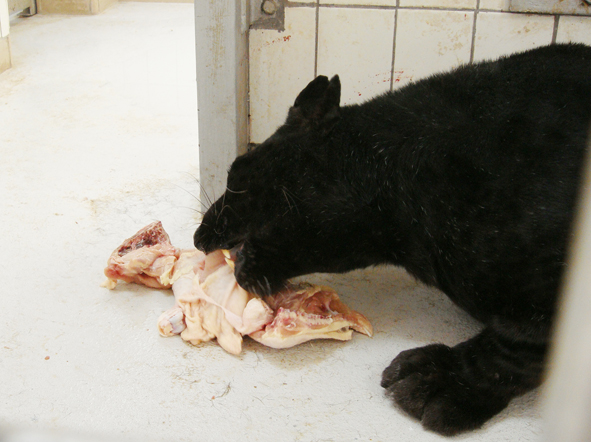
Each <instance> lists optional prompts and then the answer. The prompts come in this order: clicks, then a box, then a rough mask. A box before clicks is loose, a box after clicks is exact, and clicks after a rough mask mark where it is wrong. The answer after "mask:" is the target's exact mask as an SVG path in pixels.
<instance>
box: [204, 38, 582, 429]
mask: <svg viewBox="0 0 591 442" xmlns="http://www.w3.org/2000/svg"><path fill="white" fill-rule="evenodd" d="M340 89H341V85H340V81H339V78H338V76H335V77H333V78H332V79H331V80H330V81H329V79H328V78H327V77H324V76H319V77H317V78H316V79H315V80H313V81H312V82H311V83H310V84H309V85H308V86H307V87H306V88H305V89H304V90H303V91H302V92H301V93H300V94H299V96H298V97H297V99H296V100H295V103H294V105H293V107H291V109H290V110H289V113H288V116H287V119H286V121H285V124H283V125H282V126H281V127H279V129H277V131H276V132H275V133H274V134H273V135H271V137H270V138H269V139H267V140H266V141H265V142H263V143H262V144H260V145H259V146H257V147H256V148H254V149H253V150H251V151H250V152H248V153H246V154H245V155H243V156H240V157H238V158H237V159H236V160H235V161H234V163H233V164H232V166H231V168H230V170H229V173H228V180H227V190H226V192H225V193H224V195H223V196H222V197H221V198H220V199H219V200H217V201H216V202H215V203H214V204H213V205H212V206H211V207H210V208H209V210H208V211H207V213H206V214H205V216H204V217H203V223H202V224H201V225H200V227H199V228H198V229H197V231H196V232H195V235H194V242H195V246H196V247H197V248H199V249H201V250H203V251H205V252H211V251H213V250H216V249H220V248H228V249H232V250H233V253H234V254H235V256H236V267H235V274H236V278H237V280H238V282H239V284H240V285H241V286H242V287H244V288H245V289H247V290H249V291H251V292H254V293H259V294H272V293H274V292H276V291H277V290H279V289H280V288H281V287H282V286H283V284H284V283H285V282H286V281H287V280H288V279H289V278H292V277H295V276H298V275H303V274H308V273H313V272H346V271H349V270H352V269H356V268H362V267H367V266H373V265H380V264H393V265H397V266H403V267H404V268H405V269H406V270H407V271H408V272H409V273H410V274H411V275H413V276H414V277H416V278H417V279H418V280H420V281H422V282H423V283H425V284H428V285H431V286H434V287H437V288H438V289H440V290H441V291H443V292H444V293H445V294H446V295H447V296H449V298H451V299H452V300H453V301H454V302H455V303H456V304H457V305H459V306H460V307H461V308H463V309H464V310H466V311H467V312H468V313H469V314H471V315H472V316H474V317H475V318H477V319H478V320H480V321H481V322H482V323H483V324H484V329H483V331H482V332H481V333H480V334H478V335H477V336H475V337H473V338H472V339H470V340H468V341H466V342H463V343H461V344H459V345H456V346H455V347H448V346H446V345H443V344H432V345H428V346H426V347H421V348H415V349H412V350H407V351H404V352H402V353H400V354H399V355H398V356H397V357H396V358H395V359H394V360H393V361H392V363H391V364H390V366H389V367H388V368H386V370H385V371H384V373H383V376H382V386H383V387H384V388H385V389H386V391H387V393H388V395H389V396H390V397H391V398H392V399H393V400H394V401H395V403H397V404H398V405H399V406H400V407H401V408H402V409H403V410H405V411H406V412H407V413H409V414H410V415H411V416H414V417H415V418H417V419H419V420H421V422H422V424H423V426H424V427H425V428H427V429H429V430H432V431H435V432H438V433H441V434H445V435H453V434H456V433H459V432H462V431H467V430H471V429H475V428H478V427H480V426H481V425H482V424H483V423H484V422H485V421H487V420H488V419H489V418H491V417H492V416H494V415H495V414H496V413H498V412H499V411H501V410H502V409H503V408H505V407H506V406H507V404H508V403H509V401H510V400H511V399H512V398H514V397H516V396H518V395H521V394H523V393H525V392H527V391H529V390H531V389H533V388H535V387H537V386H538V385H539V384H540V383H541V380H542V373H543V367H544V359H545V356H546V353H547V347H548V340H549V335H550V332H551V328H552V321H553V319H554V317H555V312H556V300H557V295H558V292H559V290H560V286H561V278H562V276H563V274H564V270H565V268H566V263H565V262H566V259H567V249H568V245H569V241H570V228H571V224H572V221H573V216H574V213H575V208H576V202H577V195H578V186H579V182H580V180H581V175H582V170H583V163H584V159H585V152H586V146H587V136H588V132H589V126H590V122H591V47H588V46H585V45H581V44H563V45H551V46H546V47H541V48H537V49H533V50H530V51H526V52H523V53H518V54H514V55H511V56H506V57H501V58H500V59H498V60H495V61H485V62H481V63H477V64H472V65H466V66H461V67H459V68H457V69H455V70H453V71H451V72H448V73H442V74H436V75H433V76H431V77H429V78H426V79H424V80H421V81H417V82H415V83H412V84H409V85H407V86H406V87H403V88H401V89H400V90H397V91H394V92H388V93H385V94H383V95H380V96H377V97H375V98H373V99H371V100H369V101H367V102H365V103H363V104H356V105H348V106H340Z"/></svg>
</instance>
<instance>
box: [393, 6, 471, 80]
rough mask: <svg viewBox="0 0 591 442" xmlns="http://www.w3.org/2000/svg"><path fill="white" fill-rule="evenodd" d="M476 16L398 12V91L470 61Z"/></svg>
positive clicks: (464, 13)
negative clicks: (473, 25) (414, 82)
mask: <svg viewBox="0 0 591 442" xmlns="http://www.w3.org/2000/svg"><path fill="white" fill-rule="evenodd" d="M473 14H474V13H473V12H458V11H433V10H400V11H398V29H397V31H396V55H395V63H394V88H398V87H400V86H403V85H405V84H407V83H409V82H410V81H413V80H417V79H419V78H422V77H426V76H428V75H430V74H433V73H435V72H441V71H445V70H448V69H450V68H452V67H455V66H458V65H460V64H463V63H467V62H469V61H470V45H471V42H472V24H473V21H474V15H473Z"/></svg>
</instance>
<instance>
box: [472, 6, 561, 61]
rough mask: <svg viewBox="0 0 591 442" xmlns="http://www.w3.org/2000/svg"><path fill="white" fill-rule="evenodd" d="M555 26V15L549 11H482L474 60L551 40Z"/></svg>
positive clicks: (478, 21)
mask: <svg viewBox="0 0 591 442" xmlns="http://www.w3.org/2000/svg"><path fill="white" fill-rule="evenodd" d="M553 30H554V17H553V16H549V15H530V14H508V13H504V12H480V13H479V14H478V18H477V23H476V41H475V45H474V60H475V61H477V60H483V59H491V58H492V59H494V58H497V57H499V56H500V55H506V54H512V53H514V52H520V51H524V50H526V49H531V48H534V47H537V46H543V45H546V44H550V43H551V42H552V32H553Z"/></svg>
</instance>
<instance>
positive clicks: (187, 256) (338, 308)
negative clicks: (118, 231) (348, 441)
mask: <svg viewBox="0 0 591 442" xmlns="http://www.w3.org/2000/svg"><path fill="white" fill-rule="evenodd" d="M233 264H234V263H233V262H232V260H231V259H230V257H229V254H228V253H226V254H224V252H223V251H221V250H218V251H215V252H212V253H210V254H208V255H205V254H204V253H202V252H200V251H198V250H184V251H181V250H178V249H176V248H175V247H174V246H172V244H171V243H170V238H169V236H168V234H167V233H166V232H165V231H164V229H163V227H162V224H161V223H160V222H159V221H158V222H155V223H152V224H150V225H148V226H146V227H144V228H143V229H141V230H140V231H139V232H137V233H136V234H135V235H134V236H133V237H131V238H129V239H127V240H126V241H124V243H123V244H122V245H121V246H119V247H118V248H117V249H116V250H115V251H114V252H113V253H112V254H111V256H110V257H109V260H108V263H107V267H106V268H105V275H106V276H107V278H108V279H107V281H105V283H104V284H103V286H105V287H107V288H110V289H113V288H115V286H116V285H117V281H118V280H122V281H126V282H133V283H139V284H144V285H146V286H148V287H153V288H164V289H167V288H172V290H173V293H174V297H175V305H174V307H173V308H171V309H170V310H167V311H166V312H164V313H163V314H162V315H161V316H160V318H159V319H158V330H159V332H160V334H161V335H162V336H173V335H180V336H181V338H182V339H184V340H185V341H188V342H190V343H192V344H195V345H196V344H199V343H201V342H206V341H210V340H212V339H214V338H215V339H216V340H217V342H218V344H219V345H220V346H221V347H222V348H223V349H224V350H226V351H228V352H229V353H232V354H239V353H240V352H241V351H242V337H243V336H245V335H248V336H250V337H252V338H253V339H255V340H256V341H258V342H260V343H262V344H263V345H266V346H269V347H273V348H288V347H293V346H294V345H298V344H301V343H303V342H306V341H309V340H312V339H337V340H342V341H345V340H350V339H351V337H352V333H353V330H356V331H358V332H360V333H363V334H366V335H368V336H371V335H372V334H373V329H372V326H371V324H370V322H369V321H368V320H367V318H365V316H363V315H362V314H361V313H358V312H355V311H353V310H351V309H349V308H348V307H347V306H346V305H345V304H343V303H342V302H341V301H340V299H339V298H338V295H337V293H336V292H335V291H334V290H332V289H331V288H329V287H321V286H316V285H311V284H305V283H304V284H299V285H292V286H289V287H288V288H286V289H285V290H283V291H282V292H280V293H278V294H277V295H275V296H269V297H267V298H266V299H265V300H263V299H261V298H259V297H257V296H256V295H253V294H251V293H249V292H247V291H246V290H244V289H243V288H242V287H240V286H239V285H238V283H237V282H236V278H235V277H234V270H233V269H234V266H233Z"/></svg>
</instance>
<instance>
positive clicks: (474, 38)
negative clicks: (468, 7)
mask: <svg viewBox="0 0 591 442" xmlns="http://www.w3.org/2000/svg"><path fill="white" fill-rule="evenodd" d="M478 11H480V0H477V1H476V9H475V10H474V21H473V23H472V41H471V43H470V64H472V63H474V49H475V47H476V23H477V22H478Z"/></svg>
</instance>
